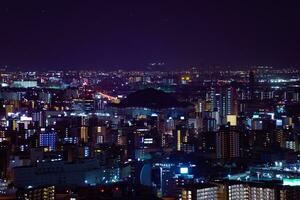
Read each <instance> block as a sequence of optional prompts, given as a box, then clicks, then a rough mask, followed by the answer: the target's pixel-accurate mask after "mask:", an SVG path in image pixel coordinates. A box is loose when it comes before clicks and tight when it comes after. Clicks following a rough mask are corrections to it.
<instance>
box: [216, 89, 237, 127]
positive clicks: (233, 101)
mask: <svg viewBox="0 0 300 200" xmlns="http://www.w3.org/2000/svg"><path fill="white" fill-rule="evenodd" d="M237 111H238V103H237V91H236V88H235V87H232V86H230V87H226V88H223V91H222V96H221V109H220V115H221V118H222V120H223V123H226V116H227V115H237Z"/></svg>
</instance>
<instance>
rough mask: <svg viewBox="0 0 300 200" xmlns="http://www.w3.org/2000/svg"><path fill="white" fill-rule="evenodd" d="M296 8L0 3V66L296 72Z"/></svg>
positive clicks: (284, 5)
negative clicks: (251, 68) (272, 68)
mask: <svg viewBox="0 0 300 200" xmlns="http://www.w3.org/2000/svg"><path fill="white" fill-rule="evenodd" d="M298 4H299V3H294V2H293V3H292V2H285V3H278V2H276V3H275V2H271V1H264V2H261V1H260V2H258V1H257V2H256V1H255V2H252V3H245V2H242V3H237V2H235V3H233V2H230V3H229V2H218V3H217V2H215V1H210V2H208V1H201V2H195V1H193V2H189V3H184V2H183V1H176V2H173V1H172V2H171V1H164V2H160V3H157V2H152V3H144V2H143V3H141V2H139V3H128V2H127V3H125V2H122V3H111V2H110V3H109V2H97V1H88V2H85V3H79V2H78V1H76V2H72V3H71V2H70V1H64V2H59V3H58V2H51V3H48V2H36V1H26V2H21V3H20V2H18V3H13V2H9V3H1V4H0V5H1V6H0V24H1V30H0V40H1V46H0V66H5V65H7V66H13V67H14V68H19V69H24V70H26V69H34V70H36V69H41V68H44V69H45V70H47V69H61V70H64V69H85V68H92V69H111V67H114V68H124V69H135V68H137V67H139V66H141V68H143V67H148V66H150V65H149V63H159V62H163V63H165V64H166V66H168V67H173V66H175V67H178V66H183V67H184V66H211V65H212V66H214V65H220V66H252V65H273V66H299V65H300V56H299V55H300V46H299V44H300V41H299V40H300V39H299V35H300V28H299V26H297V24H298V20H299V19H300V13H299V12H298V10H297V8H298ZM155 68H158V69H160V68H162V69H164V68H165V67H164V66H156V67H155Z"/></svg>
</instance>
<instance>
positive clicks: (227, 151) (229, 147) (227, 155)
mask: <svg viewBox="0 0 300 200" xmlns="http://www.w3.org/2000/svg"><path fill="white" fill-rule="evenodd" d="M216 134H217V135H216V153H217V158H219V159H232V158H237V157H240V136H239V132H238V131H237V130H236V128H235V127H234V126H230V124H227V125H223V126H220V129H219V131H218V132H217V133H216Z"/></svg>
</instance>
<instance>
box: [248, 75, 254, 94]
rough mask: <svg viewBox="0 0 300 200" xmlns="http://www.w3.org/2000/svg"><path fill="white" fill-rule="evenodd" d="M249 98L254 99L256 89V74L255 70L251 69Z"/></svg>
mask: <svg viewBox="0 0 300 200" xmlns="http://www.w3.org/2000/svg"><path fill="white" fill-rule="evenodd" d="M248 88H249V99H254V98H255V94H254V89H255V74H254V72H253V71H250V73H249V86H248Z"/></svg>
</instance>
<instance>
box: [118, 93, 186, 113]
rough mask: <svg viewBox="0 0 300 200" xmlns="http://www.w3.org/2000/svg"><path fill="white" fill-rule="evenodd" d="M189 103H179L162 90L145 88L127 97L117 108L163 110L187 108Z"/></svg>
mask: <svg viewBox="0 0 300 200" xmlns="http://www.w3.org/2000/svg"><path fill="white" fill-rule="evenodd" d="M190 105H191V104H190V103H187V102H179V101H178V100H177V99H176V98H175V97H173V96H172V95H171V94H168V93H165V92H164V91H162V90H156V89H153V88H147V89H144V90H138V91H136V92H134V93H131V94H129V95H128V96H127V98H126V99H124V100H123V101H121V103H120V104H118V105H116V106H117V107H122V108H126V107H145V108H152V109H163V108H172V107H187V106H190Z"/></svg>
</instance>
